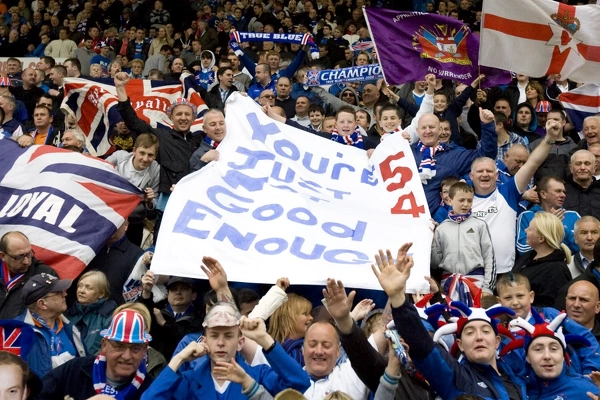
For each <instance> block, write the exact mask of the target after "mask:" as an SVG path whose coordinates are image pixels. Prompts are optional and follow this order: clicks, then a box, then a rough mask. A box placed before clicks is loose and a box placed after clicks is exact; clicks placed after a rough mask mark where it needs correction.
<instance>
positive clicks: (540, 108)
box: [535, 100, 552, 113]
mask: <svg viewBox="0 0 600 400" xmlns="http://www.w3.org/2000/svg"><path fill="white" fill-rule="evenodd" d="M550 111H552V104H550V102H549V101H547V100H542V101H540V102H538V103H537V105H536V106H535V112H541V113H547V112H550Z"/></svg>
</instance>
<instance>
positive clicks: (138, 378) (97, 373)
mask: <svg viewBox="0 0 600 400" xmlns="http://www.w3.org/2000/svg"><path fill="white" fill-rule="evenodd" d="M146 362H147V359H146V357H144V359H143V360H142V362H141V363H140V366H139V367H138V369H137V371H136V372H135V376H134V377H133V379H132V380H131V383H130V384H129V385H127V386H125V387H124V388H123V389H121V390H116V389H115V388H113V387H112V386H110V385H109V384H108V383H106V356H105V355H104V354H100V355H99V356H98V357H96V360H95V361H94V366H93V368H92V379H93V382H94V390H95V391H96V394H106V395H109V396H112V397H114V398H115V399H118V400H128V399H131V398H132V397H133V396H134V395H135V393H136V392H137V390H138V389H139V388H140V386H142V383H143V382H144V379H145V378H146Z"/></svg>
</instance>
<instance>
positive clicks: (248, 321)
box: [240, 316, 274, 349]
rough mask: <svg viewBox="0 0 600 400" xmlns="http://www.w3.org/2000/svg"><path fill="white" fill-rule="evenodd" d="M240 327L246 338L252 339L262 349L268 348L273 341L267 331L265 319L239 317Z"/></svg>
mask: <svg viewBox="0 0 600 400" xmlns="http://www.w3.org/2000/svg"><path fill="white" fill-rule="evenodd" d="M240 329H241V330H242V334H243V335H244V336H245V337H247V338H248V339H251V340H254V341H255V342H256V343H257V344H258V345H259V346H262V348H263V349H268V348H269V347H271V345H272V344H273V343H274V340H273V338H272V337H271V336H269V334H268V333H267V327H266V325H265V321H264V320H263V319H262V318H248V317H246V316H242V318H240Z"/></svg>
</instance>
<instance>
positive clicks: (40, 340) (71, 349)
mask: <svg viewBox="0 0 600 400" xmlns="http://www.w3.org/2000/svg"><path fill="white" fill-rule="evenodd" d="M71 282H72V281H71V280H70V279H69V280H67V279H58V278H57V277H55V276H53V275H51V274H49V273H45V272H43V273H41V274H37V275H34V276H32V277H31V278H30V279H29V280H28V281H27V282H25V285H24V286H23V291H22V292H21V298H22V299H23V303H24V304H25V305H26V306H27V309H26V310H25V312H23V313H22V314H21V315H19V316H18V317H17V318H16V319H17V320H19V321H23V322H25V323H26V324H29V325H31V326H32V327H33V330H34V332H35V334H36V335H35V339H34V341H33V343H32V348H31V351H30V352H29V354H28V356H27V360H26V361H27V364H29V368H31V370H32V371H33V372H35V373H36V374H37V375H38V376H39V377H42V376H44V375H46V374H47V373H48V372H50V371H51V370H52V369H53V368H56V367H58V366H59V365H62V364H64V363H65V362H67V361H69V360H71V359H73V358H74V357H77V356H79V357H83V356H85V355H86V354H85V346H84V345H83V342H82V340H81V335H80V333H79V331H78V330H77V328H76V327H75V326H72V325H71V324H70V323H69V320H68V319H67V318H65V317H64V316H63V315H62V314H63V313H64V312H65V311H66V310H67V303H66V301H65V298H66V296H67V294H66V290H67V289H68V288H69V287H70V286H71Z"/></svg>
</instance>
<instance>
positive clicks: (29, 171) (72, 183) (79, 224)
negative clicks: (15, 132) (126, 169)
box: [0, 139, 142, 279]
mask: <svg viewBox="0 0 600 400" xmlns="http://www.w3.org/2000/svg"><path fill="white" fill-rule="evenodd" d="M0 154H2V157H0V236H1V235H3V234H4V233H6V232H9V231H20V232H23V233H24V234H25V235H27V236H28V237H29V240H30V241H31V246H32V248H33V250H34V252H35V255H36V257H37V258H38V259H40V260H42V261H43V262H45V263H46V264H48V265H50V266H51V267H52V268H54V269H55V270H56V272H57V273H58V274H59V276H60V277H61V278H63V279H73V278H75V277H77V276H78V275H79V273H80V272H81V271H82V270H83V269H84V268H85V266H86V265H87V264H88V263H89V262H90V261H91V260H92V259H93V258H94V256H95V255H96V253H97V252H98V251H99V250H100V249H101V248H102V247H103V245H104V243H105V242H106V240H107V239H108V238H109V237H110V236H111V235H112V234H113V233H114V232H115V230H116V229H117V228H118V227H120V226H121V225H122V224H123V222H124V221H125V219H126V218H127V217H128V216H129V214H130V213H131V211H133V209H134V208H135V207H136V206H137V205H138V204H139V202H140V200H141V198H142V192H141V191H140V190H139V189H138V188H137V187H135V186H134V185H132V184H131V183H129V182H128V181H127V180H125V179H124V178H122V177H121V176H119V175H118V174H117V173H116V172H115V170H114V168H113V166H112V165H110V164H109V163H107V162H105V161H103V160H99V159H97V158H93V157H89V156H85V155H82V154H79V153H76V152H72V151H68V150H64V149H58V148H55V147H52V146H32V147H29V148H26V149H22V148H20V147H19V146H18V145H17V143H16V142H14V141H13V140H10V139H5V140H0Z"/></svg>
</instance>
